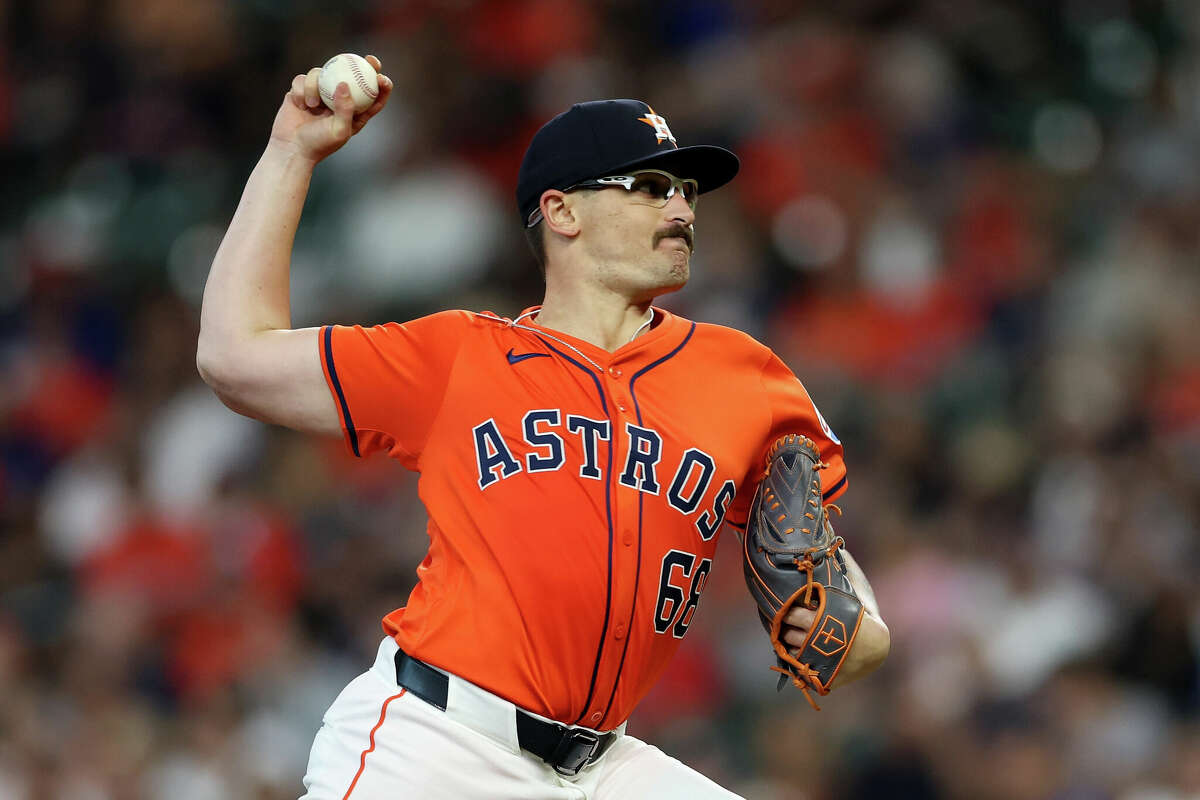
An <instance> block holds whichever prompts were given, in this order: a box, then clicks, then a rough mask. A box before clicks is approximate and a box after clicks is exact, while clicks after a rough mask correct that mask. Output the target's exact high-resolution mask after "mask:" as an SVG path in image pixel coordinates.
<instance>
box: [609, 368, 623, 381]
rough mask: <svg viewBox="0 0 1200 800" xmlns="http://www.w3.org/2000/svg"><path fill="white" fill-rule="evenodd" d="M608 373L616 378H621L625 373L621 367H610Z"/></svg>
mask: <svg viewBox="0 0 1200 800" xmlns="http://www.w3.org/2000/svg"><path fill="white" fill-rule="evenodd" d="M608 374H609V375H612V376H613V377H614V378H619V377H621V376H622V375H624V374H625V373H624V372H622V371H621V368H620V367H609V368H608Z"/></svg>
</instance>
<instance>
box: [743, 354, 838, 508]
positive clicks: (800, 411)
mask: <svg viewBox="0 0 1200 800" xmlns="http://www.w3.org/2000/svg"><path fill="white" fill-rule="evenodd" d="M760 381H761V385H762V391H763V393H764V395H765V399H766V404H767V407H768V408H769V409H770V420H769V421H768V425H767V435H766V437H765V438H764V439H763V441H762V446H761V450H760V452H759V455H758V459H757V461H756V463H757V464H765V463H766V462H765V460H766V457H767V452H768V451H769V450H770V449H771V445H773V444H774V443H775V441H776V440H777V439H779V437H781V436H785V435H787V434H789V433H799V434H803V435H805V436H807V437H808V438H810V439H812V440H813V441H814V442H816V445H817V448H818V449H819V450H820V451H821V460H822V461H823V462H825V463H826V464H828V465H829V467H828V468H827V469H824V470H821V473H820V474H821V489H822V495H823V496H824V498H825V502H826V503H829V502H832V501H833V500H836V499H837V498H838V497H840V496H841V495H842V493H843V492H845V491H846V462H845V460H844V458H843V453H842V443H841V441H840V440H839V439H838V438H837V436H836V435H835V434H834V432H833V430H832V429H831V428H830V427H829V423H827V422H826V421H825V418H824V417H823V416H821V412H820V411H819V410H817V406H816V404H815V403H813V401H812V398H811V397H809V394H808V391H807V390H806V389H805V388H804V385H803V384H801V383H800V379H799V378H797V377H796V376H795V374H794V373H793V372H792V371H791V370H790V369H788V366H787V365H786V364H784V363H783V361H782V360H781V359H780V358H779V356H777V355H775V354H774V353H771V354H770V355H769V356H768V357H767V360H766V363H765V364H764V365H763V367H762V370H761V373H760ZM761 474H762V473H761V472H759V471H757V470H752V471H751V473H750V476H749V477H748V478H747V481H746V484H745V485H743V486H741V487H739V488H738V493H737V497H736V499H735V500H734V503H733V506H732V507H731V508H730V510H729V513H728V514H727V515H726V521H727V522H729V523H730V524H731V525H734V526H736V527H739V528H744V527H745V526H746V520H747V518H748V516H749V513H750V503H751V501H752V500H753V499H754V491H755V489H756V487H757V482H758V478H759V477H760V476H761Z"/></svg>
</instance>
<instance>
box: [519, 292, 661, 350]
mask: <svg viewBox="0 0 1200 800" xmlns="http://www.w3.org/2000/svg"><path fill="white" fill-rule="evenodd" d="M653 313H654V312H653V311H651V309H650V301H649V300H646V301H645V302H631V301H629V300H627V299H625V298H622V297H618V296H617V295H611V294H609V295H590V296H587V297H582V296H579V295H567V294H565V293H562V292H552V291H549V290H548V291H547V292H546V299H545V301H543V303H542V307H541V309H540V310H539V311H538V313H537V318H536V320H537V323H538V324H539V325H543V326H545V327H547V328H552V329H554V330H556V331H562V332H563V333H565V334H568V335H570V336H574V337H575V338H576V339H582V340H583V341H585V342H590V343H591V344H594V345H596V346H597V347H599V348H601V349H603V350H607V351H608V352H610V353H611V352H613V351H615V350H616V349H617V348H619V347H621V346H622V345H625V344H628V343H629V342H631V341H633V339H634V338H636V336H638V335H639V334H640V333H641V331H642V330H643V326H645V325H646V323H647V322H649V321H650V320H651V319H653Z"/></svg>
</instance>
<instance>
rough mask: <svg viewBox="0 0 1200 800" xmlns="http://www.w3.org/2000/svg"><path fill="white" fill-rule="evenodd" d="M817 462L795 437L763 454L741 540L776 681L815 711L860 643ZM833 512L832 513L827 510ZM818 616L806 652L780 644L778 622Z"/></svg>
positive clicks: (809, 446) (855, 602) (856, 611)
mask: <svg viewBox="0 0 1200 800" xmlns="http://www.w3.org/2000/svg"><path fill="white" fill-rule="evenodd" d="M827 466H828V465H827V464H825V463H824V462H822V461H821V454H820V451H819V450H818V449H817V446H816V444H815V443H814V442H813V441H812V440H811V439H809V438H808V437H806V436H798V435H795V434H792V435H788V436H784V437H782V438H780V439H779V440H778V441H776V442H775V444H774V445H773V446H772V447H771V450H770V452H769V453H768V454H767V466H766V472H765V473H764V475H763V478H762V481H761V482H760V483H759V485H758V491H757V492H756V493H755V495H754V500H753V503H752V505H751V507H750V519H749V522H748V523H747V525H746V535H745V536H744V537H743V539H742V552H743V563H744V567H745V573H746V585H747V586H749V587H750V593H751V595H753V597H754V601H755V602H756V603H757V604H758V615H759V617H760V618H761V620H762V623H763V626H764V627H765V628H766V629H767V633H768V634H769V635H770V637H771V644H772V646H774V648H775V654H776V657H777V661H778V665H777V666H774V667H772V669H773V670H775V671H776V672H780V673H782V675H781V676H780V678H779V686H778V687H777V688H779V689H782V688H783V685H784V683H786V682H787V679H788V678H790V679H791V680H792V683H793V684H795V686H796V687H797V688H799V689H800V690H801V691H803V692H804V696H805V697H806V698H807V699H808V702H809V703H810V704H812V707H813V708H816V709H818V710H819V708H820V707H819V706H818V705H817V704H816V702H815V701H814V700H813V697H812V691H816V692H817V693H818V694H821V695H826V694H829V690H830V687H831V685H832V684H833V680H834V678H836V677H837V674H838V670H840V669H841V666H842V664H843V663H844V662H845V660H846V655H847V654H848V653H849V652H850V648H851V646H853V644H854V638H855V636H857V635H858V628H859V624H860V623H861V621H862V617H863V604H862V602H861V601H860V600H859V598H858V595H857V594H856V593H855V591H854V587H853V586H852V585H851V584H850V581H849V579H848V578H847V577H846V562H845V559H844V558H843V556H842V553H841V552H840V551H841V548H842V547H843V546H844V544H845V542H844V541H843V540H842V538H841V537H840V536H837V535H835V534H834V532H833V528H832V527H831V526H830V525H829V522H828V520H827V519H826V508H825V506H824V505H823V504H822V498H821V476H820V470H822V469H825V468H826V467H827ZM830 508H836V506H832V505H831V506H830ZM798 603H799V604H802V605H803V606H805V607H806V608H810V609H812V610H813V611H814V612H816V618H815V620H814V622H813V625H812V627H811V628H810V629H809V631H808V636H807V637H806V638H805V640H804V644H803V645H801V646H800V647H799V648H794V647H793V646H791V645H789V644H788V643H787V642H785V641H784V640H783V639H782V631H783V628H784V617H785V616H786V615H787V613H788V611H790V610H791V609H792V607H793V606H795V605H796V604H798Z"/></svg>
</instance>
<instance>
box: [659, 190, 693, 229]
mask: <svg viewBox="0 0 1200 800" xmlns="http://www.w3.org/2000/svg"><path fill="white" fill-rule="evenodd" d="M666 210H667V216H668V218H669V219H671V220H672V221H679V222H681V223H683V224H684V225H691V224H692V223H693V222H695V221H696V212H695V211H693V210H692V207H691V206H689V205H688V202H687V200H685V199H683V193H682V192H675V194H673V195H671V199H670V200H668V201H667V205H666Z"/></svg>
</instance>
